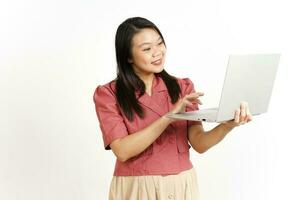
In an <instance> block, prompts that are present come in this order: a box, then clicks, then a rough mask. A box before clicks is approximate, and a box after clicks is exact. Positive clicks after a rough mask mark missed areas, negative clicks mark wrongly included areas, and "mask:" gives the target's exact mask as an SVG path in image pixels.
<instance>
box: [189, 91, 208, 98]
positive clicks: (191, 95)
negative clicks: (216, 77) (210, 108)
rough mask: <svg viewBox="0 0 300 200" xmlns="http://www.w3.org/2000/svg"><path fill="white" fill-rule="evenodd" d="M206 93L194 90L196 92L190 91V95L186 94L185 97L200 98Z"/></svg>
mask: <svg viewBox="0 0 300 200" xmlns="http://www.w3.org/2000/svg"><path fill="white" fill-rule="evenodd" d="M203 95H204V93H203V92H194V93H190V94H188V95H185V98H188V99H189V98H198V97H200V96H203Z"/></svg>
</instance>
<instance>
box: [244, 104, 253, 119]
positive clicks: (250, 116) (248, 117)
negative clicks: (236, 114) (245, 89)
mask: <svg viewBox="0 0 300 200" xmlns="http://www.w3.org/2000/svg"><path fill="white" fill-rule="evenodd" d="M246 113H247V116H246V120H245V121H246V122H250V121H251V120H252V115H251V112H250V109H249V106H247V112H246Z"/></svg>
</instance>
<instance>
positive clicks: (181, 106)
mask: <svg viewBox="0 0 300 200" xmlns="http://www.w3.org/2000/svg"><path fill="white" fill-rule="evenodd" d="M203 95H204V93H203V92H195V93H190V94H188V95H185V96H184V97H183V98H181V99H180V100H179V101H178V102H177V103H176V105H175V108H174V109H173V110H172V111H171V113H173V114H176V113H179V112H184V111H185V107H186V106H187V105H190V106H192V105H193V104H200V105H201V104H202V103H201V101H200V100H199V99H198V98H199V97H200V96H203Z"/></svg>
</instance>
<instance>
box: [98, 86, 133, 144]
mask: <svg viewBox="0 0 300 200" xmlns="http://www.w3.org/2000/svg"><path fill="white" fill-rule="evenodd" d="M93 99H94V103H95V109H96V114H97V117H98V121H99V124H100V129H101V132H102V137H103V142H104V147H105V149H106V150H109V149H111V148H110V146H109V145H110V143H111V142H112V141H113V140H115V139H118V138H122V137H125V136H127V135H128V131H127V128H126V126H125V123H124V119H123V116H122V115H121V112H120V109H119V107H118V105H117V101H116V97H115V94H114V92H113V91H112V90H111V89H109V88H107V87H105V86H98V87H97V88H96V90H95V92H94V96H93Z"/></svg>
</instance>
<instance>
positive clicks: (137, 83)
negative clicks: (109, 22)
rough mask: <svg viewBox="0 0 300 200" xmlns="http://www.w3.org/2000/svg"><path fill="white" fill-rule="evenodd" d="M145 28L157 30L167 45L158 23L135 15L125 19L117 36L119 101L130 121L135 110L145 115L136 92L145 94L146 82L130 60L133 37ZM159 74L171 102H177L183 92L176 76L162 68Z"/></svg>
mask: <svg viewBox="0 0 300 200" xmlns="http://www.w3.org/2000/svg"><path fill="white" fill-rule="evenodd" d="M144 28H151V29H153V30H155V31H156V32H157V33H158V34H159V35H160V37H161V39H162V41H163V44H164V45H165V46H166V44H165V40H164V38H163V36H162V34H161V32H160V31H159V29H158V28H157V27H156V25H155V24H154V23H152V22H151V21H149V20H147V19H145V18H142V17H133V18H129V19H127V20H125V21H124V22H123V23H122V24H120V25H119V27H118V29H117V32H116V37H115V48H116V59H117V78H116V96H117V102H118V104H119V106H120V108H121V110H122V111H123V113H124V114H125V116H126V117H127V118H128V119H129V120H130V121H131V120H133V116H134V112H135V113H136V114H137V115H138V116H139V117H143V116H144V115H143V114H144V112H143V108H142V106H141V105H140V104H139V102H138V100H137V98H136V93H135V92H136V91H139V92H140V95H143V94H144V93H145V84H144V82H143V81H142V80H141V79H140V78H139V77H138V76H137V75H136V74H135V72H134V70H133V67H132V65H131V64H130V63H129V62H128V60H129V59H131V58H132V38H133V36H134V35H135V34H136V33H138V32H139V31H140V30H141V29H144ZM157 75H158V76H160V77H161V78H162V80H163V81H164V83H165V85H166V87H167V89H168V93H169V96H170V97H171V102H172V103H173V104H175V103H176V102H177V100H178V98H179V95H180V92H181V90H180V86H179V84H178V82H177V80H176V78H175V77H173V76H171V75H169V74H168V73H167V72H166V71H165V70H162V71H161V72H160V73H158V74H157Z"/></svg>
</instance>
